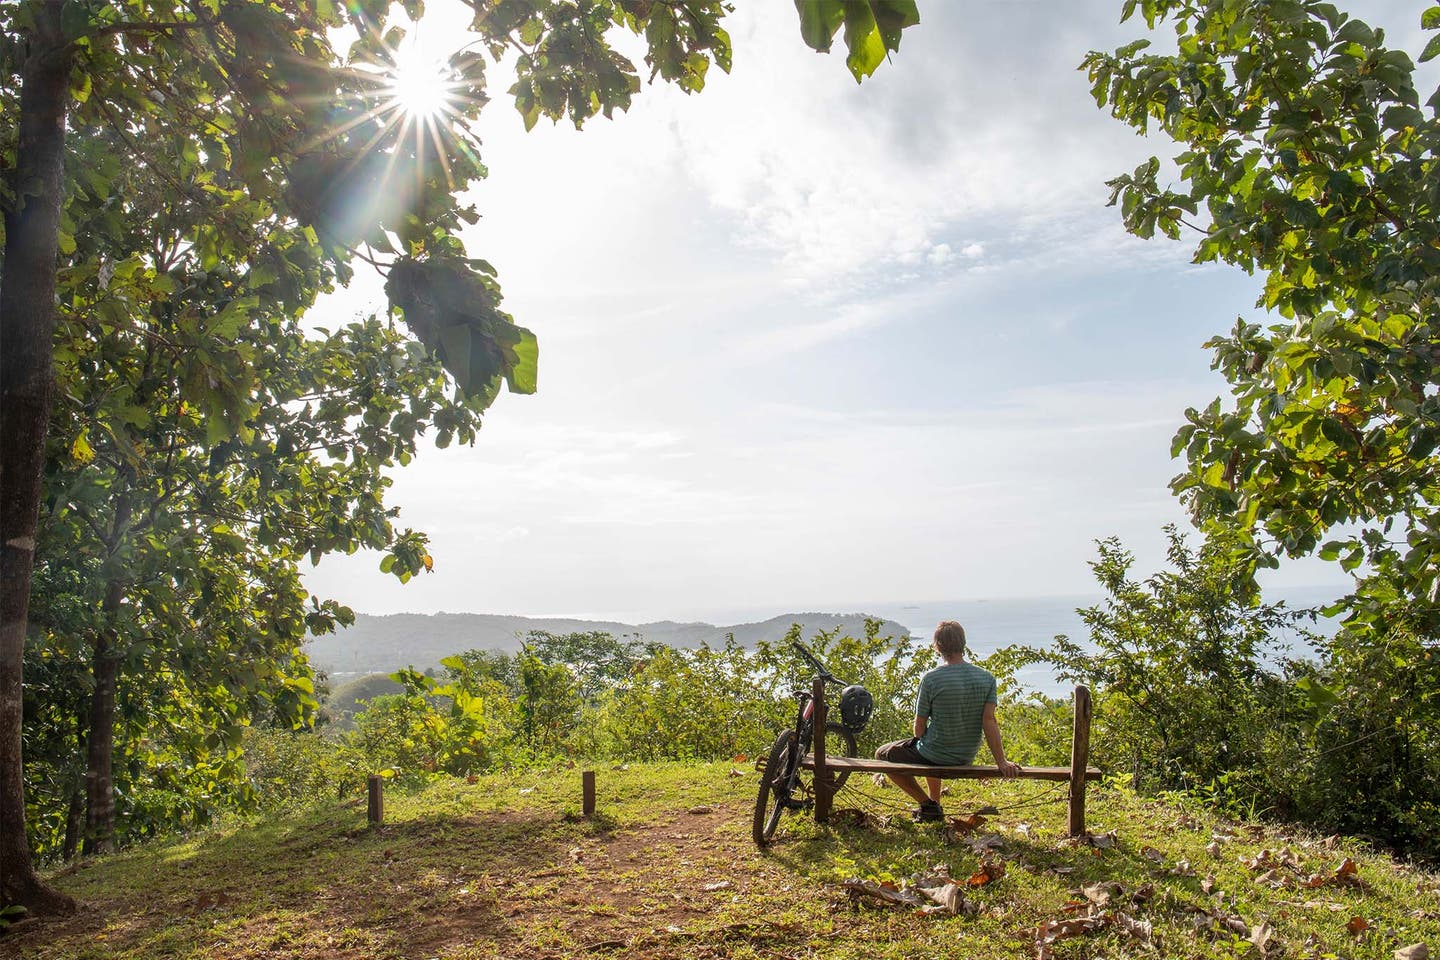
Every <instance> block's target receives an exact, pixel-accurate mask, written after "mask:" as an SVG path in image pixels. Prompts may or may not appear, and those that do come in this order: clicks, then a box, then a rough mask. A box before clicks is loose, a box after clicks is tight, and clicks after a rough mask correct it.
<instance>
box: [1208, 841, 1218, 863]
mask: <svg viewBox="0 0 1440 960" xmlns="http://www.w3.org/2000/svg"><path fill="white" fill-rule="evenodd" d="M1205 852H1206V853H1208V854H1210V856H1212V857H1215V858H1216V859H1219V857H1220V841H1218V840H1211V841H1210V842H1209V843H1207V844H1206V845H1205Z"/></svg>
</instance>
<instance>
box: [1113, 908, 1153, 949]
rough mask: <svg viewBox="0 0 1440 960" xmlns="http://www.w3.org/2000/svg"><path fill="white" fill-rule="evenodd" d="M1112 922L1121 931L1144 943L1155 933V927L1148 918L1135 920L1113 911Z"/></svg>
mask: <svg viewBox="0 0 1440 960" xmlns="http://www.w3.org/2000/svg"><path fill="white" fill-rule="evenodd" d="M1114 924H1115V929H1117V930H1119V931H1120V932H1121V933H1123V934H1125V935H1126V936H1129V937H1133V938H1134V939H1136V940H1141V941H1143V942H1145V943H1149V942H1150V940H1151V939H1152V938H1153V937H1154V935H1155V928H1154V927H1153V926H1152V925H1151V923H1150V921H1149V920H1137V919H1136V918H1134V917H1131V916H1128V915H1126V914H1124V913H1120V912H1119V911H1117V912H1116V913H1115V920H1114Z"/></svg>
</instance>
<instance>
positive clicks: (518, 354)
mask: <svg viewBox="0 0 1440 960" xmlns="http://www.w3.org/2000/svg"><path fill="white" fill-rule="evenodd" d="M516 329H517V330H519V332H520V342H519V343H517V344H516V345H515V365H514V366H513V367H511V368H510V369H509V370H508V371H506V373H505V382H506V385H508V386H509V388H510V392H511V393H520V394H531V393H534V392H535V388H536V378H537V375H538V372H539V363H540V344H539V341H537V340H536V339H535V334H533V333H531V332H530V331H529V330H526V329H525V328H524V327H517V328H516Z"/></svg>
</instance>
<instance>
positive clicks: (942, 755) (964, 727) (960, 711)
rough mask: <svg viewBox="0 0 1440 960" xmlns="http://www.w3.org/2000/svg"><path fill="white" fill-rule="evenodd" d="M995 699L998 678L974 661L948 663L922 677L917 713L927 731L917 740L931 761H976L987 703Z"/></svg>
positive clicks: (946, 762) (945, 762) (923, 754)
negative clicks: (924, 720) (922, 718)
mask: <svg viewBox="0 0 1440 960" xmlns="http://www.w3.org/2000/svg"><path fill="white" fill-rule="evenodd" d="M994 702H995V678H994V677H993V676H992V675H991V674H990V673H989V671H987V670H983V669H981V668H980V667H977V666H975V665H974V664H973V663H964V662H961V663H947V664H945V665H944V666H943V667H936V668H935V669H934V670H931V671H929V672H928V673H926V674H925V676H923V677H921V678H920V696H918V697H917V698H916V699H915V716H917V717H925V718H926V719H927V720H928V723H927V725H926V727H925V735H924V736H923V737H921V738H920V739H919V740H918V741H917V742H916V744H915V749H917V750H919V751H920V755H921V756H922V757H924V758H925V759H926V760H929V761H930V762H931V763H937V764H948V765H954V766H964V765H965V764H968V763H973V762H974V760H975V753H976V751H978V750H979V749H980V741H981V739H982V738H983V737H984V729H983V728H982V726H981V720H982V718H983V716H984V713H985V704H987V703H994Z"/></svg>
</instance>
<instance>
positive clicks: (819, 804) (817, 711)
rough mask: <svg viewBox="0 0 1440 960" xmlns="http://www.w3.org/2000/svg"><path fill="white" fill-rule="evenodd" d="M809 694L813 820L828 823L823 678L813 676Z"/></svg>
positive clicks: (829, 796) (828, 779) (828, 801)
mask: <svg viewBox="0 0 1440 960" xmlns="http://www.w3.org/2000/svg"><path fill="white" fill-rule="evenodd" d="M810 696H811V698H812V699H811V703H812V705H813V707H814V709H813V710H812V711H811V713H810V722H811V723H812V724H813V725H814V729H815V746H814V749H813V750H811V754H812V755H813V756H814V758H815V822H816V823H828V822H829V821H830V799H831V797H832V796H833V794H832V793H831V791H830V771H828V770H826V769H825V717H826V715H827V714H828V713H829V711H828V709H827V708H826V706H825V681H824V680H821V679H820V678H819V677H816V678H815V683H814V685H813V686H812V687H811V688H810Z"/></svg>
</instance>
